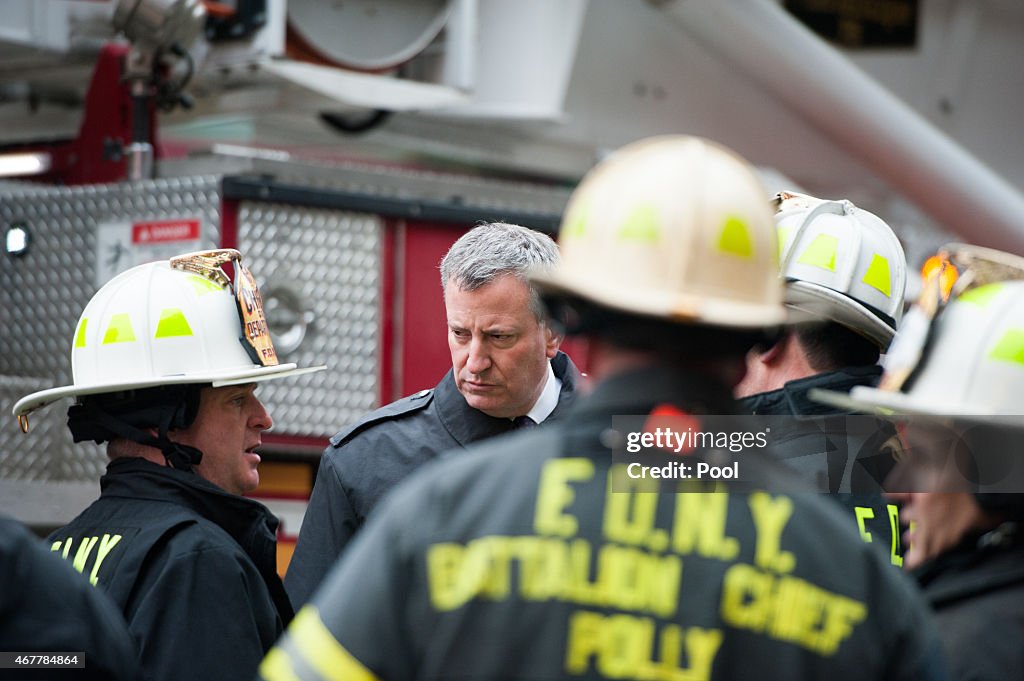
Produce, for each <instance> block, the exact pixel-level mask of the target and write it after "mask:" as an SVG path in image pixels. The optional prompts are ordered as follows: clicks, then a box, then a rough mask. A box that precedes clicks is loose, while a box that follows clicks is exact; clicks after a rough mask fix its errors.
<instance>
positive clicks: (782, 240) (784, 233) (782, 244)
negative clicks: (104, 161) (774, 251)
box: [776, 227, 793, 255]
mask: <svg viewBox="0 0 1024 681" xmlns="http://www.w3.org/2000/svg"><path fill="white" fill-rule="evenodd" d="M792 233H793V228H792V227H779V228H778V230H777V231H776V236H778V237H779V254H780V255H781V254H782V253H783V252H784V251H785V250H786V242H787V241H789V235H790V234H792Z"/></svg>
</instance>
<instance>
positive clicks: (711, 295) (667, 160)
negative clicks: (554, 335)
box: [532, 135, 786, 329]
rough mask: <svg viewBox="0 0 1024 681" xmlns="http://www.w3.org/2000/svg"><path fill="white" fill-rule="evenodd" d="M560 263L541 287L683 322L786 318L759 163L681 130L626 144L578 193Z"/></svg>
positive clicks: (542, 277) (562, 236) (539, 276)
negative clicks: (752, 164)
mask: <svg viewBox="0 0 1024 681" xmlns="http://www.w3.org/2000/svg"><path fill="white" fill-rule="evenodd" d="M559 244H560V247H561V251H562V259H561V263H560V264H559V265H558V266H557V267H556V268H555V269H554V270H552V271H548V272H544V273H540V272H538V273H536V274H535V275H533V276H532V279H533V281H534V282H535V283H536V284H537V286H538V287H539V288H541V289H542V290H546V291H549V292H552V293H556V294H557V293H567V294H570V295H573V296H577V297H580V298H583V299H586V300H590V301H592V302H594V303H597V304H599V305H601V306H605V307H608V308H612V309H616V310H620V311H624V312H628V313H632V314H639V315H645V316H652V317H658V318H663V319H669V320H673V321H679V322H684V323H696V324H710V325H717V326H725V327H732V328H738V329H756V328H764V327H769V326H774V325H777V324H780V323H782V322H783V321H784V319H785V317H786V311H785V308H784V307H783V305H782V286H781V283H780V280H779V276H778V252H777V244H776V238H775V230H774V228H773V225H772V211H771V208H770V206H769V204H768V195H767V193H766V191H765V189H764V188H763V187H762V185H761V183H760V180H759V179H758V177H757V175H756V173H755V171H754V170H753V168H752V167H751V166H750V165H749V164H748V163H747V162H746V161H745V160H743V159H742V158H740V157H739V156H737V155H736V154H734V153H733V152H731V151H729V150H728V149H726V148H724V147H722V146H719V145H718V144H715V143H714V142H711V141H708V140H705V139H702V138H699V137H690V136H684V135H666V136H661V137H653V138H649V139H646V140H641V141H639V142H636V143H633V144H630V145H627V146H625V147H623V148H622V149H619V150H618V151H616V152H614V153H613V154H611V155H610V156H609V157H608V158H606V159H605V160H604V161H603V162H601V163H599V164H598V165H597V166H596V167H595V168H594V169H593V170H591V171H590V172H589V173H588V174H587V175H586V177H584V178H583V181H582V182H581V183H580V185H579V187H577V189H576V191H575V192H573V195H572V197H571V199H570V200H569V205H568V206H567V208H566V213H565V218H564V219H563V221H562V225H561V229H560V230H559Z"/></svg>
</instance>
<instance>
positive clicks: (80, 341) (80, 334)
mask: <svg viewBox="0 0 1024 681" xmlns="http://www.w3.org/2000/svg"><path fill="white" fill-rule="evenodd" d="M88 323H89V319H88V317H86V318H83V319H82V322H81V323H80V324H79V325H78V331H77V332H76V333H75V347H76V348H84V347H85V327H86V325H87V324H88Z"/></svg>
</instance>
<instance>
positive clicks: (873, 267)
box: [861, 253, 892, 298]
mask: <svg viewBox="0 0 1024 681" xmlns="http://www.w3.org/2000/svg"><path fill="white" fill-rule="evenodd" d="M861 281H862V282H864V283H865V284H867V285H868V286H870V287H872V288H875V289H878V290H879V291H881V292H882V293H884V294H885V295H886V297H887V298H890V297H892V275H891V274H890V273H889V261H888V260H886V259H885V258H883V257H882V256H881V255H879V254H878V253H875V254H874V256H872V258H871V264H870V265H868V271H867V272H865V273H864V278H863V279H861Z"/></svg>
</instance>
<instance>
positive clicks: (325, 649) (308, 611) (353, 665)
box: [288, 605, 378, 681]
mask: <svg viewBox="0 0 1024 681" xmlns="http://www.w3.org/2000/svg"><path fill="white" fill-rule="evenodd" d="M288 639H289V643H290V644H292V645H294V647H295V648H296V649H297V652H298V653H299V655H301V657H302V659H303V661H304V662H305V663H306V664H308V665H309V666H310V667H312V668H313V669H314V670H315V671H316V673H317V674H319V675H320V676H321V677H322V678H324V679H331V680H335V679H336V680H337V681H342V680H345V679H349V680H351V681H378V679H377V677H376V676H375V675H374V674H373V672H371V671H370V670H369V669H367V668H366V667H364V666H363V663H362V662H360V661H359V660H357V659H356V658H355V657H353V656H352V653H350V652H348V651H347V650H345V647H344V646H342V645H341V644H340V643H338V641H337V639H335V638H334V635H333V634H331V632H330V631H329V630H328V629H327V627H325V626H324V623H323V620H321V619H320V613H319V612H318V611H317V609H316V608H315V607H314V606H312V605H306V606H305V607H303V608H302V610H300V611H299V614H298V615H296V616H295V620H294V621H293V622H292V624H291V626H290V627H288Z"/></svg>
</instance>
